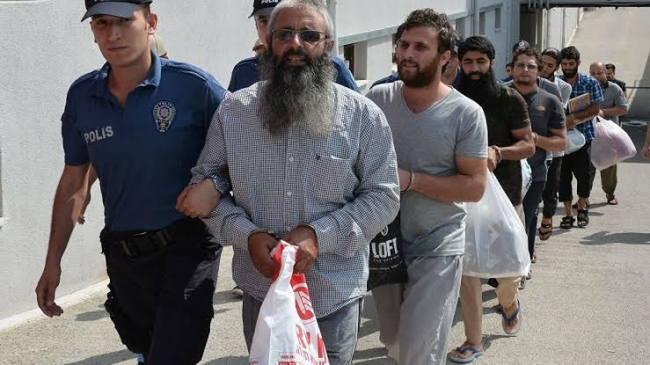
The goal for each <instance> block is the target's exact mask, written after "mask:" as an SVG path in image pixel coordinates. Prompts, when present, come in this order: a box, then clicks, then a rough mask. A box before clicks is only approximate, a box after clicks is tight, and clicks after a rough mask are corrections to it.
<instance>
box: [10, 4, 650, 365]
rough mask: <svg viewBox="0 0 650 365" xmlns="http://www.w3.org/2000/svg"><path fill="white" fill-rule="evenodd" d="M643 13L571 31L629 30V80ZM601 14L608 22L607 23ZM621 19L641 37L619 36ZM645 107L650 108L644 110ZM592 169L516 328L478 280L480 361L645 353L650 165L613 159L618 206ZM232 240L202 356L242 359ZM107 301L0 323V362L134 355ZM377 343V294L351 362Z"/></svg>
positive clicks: (543, 246) (94, 362)
mask: <svg viewBox="0 0 650 365" xmlns="http://www.w3.org/2000/svg"><path fill="white" fill-rule="evenodd" d="M601 12H602V13H601ZM607 13H608V14H607ZM612 17H614V20H612V19H613V18H612ZM616 17H624V19H619V18H616ZM627 17H630V19H632V20H634V21H635V22H637V23H632V24H628V23H629V22H631V20H625V19H628V18H627ZM648 18H650V9H627V10H626V9H622V10H618V11H617V12H614V10H598V11H595V12H591V13H587V15H586V16H585V21H584V22H583V25H582V29H581V30H580V31H579V32H578V34H577V36H576V39H575V42H574V43H575V44H578V45H579V46H580V47H582V46H581V45H584V44H587V43H588V42H591V41H593V39H594V38H593V36H592V35H595V34H597V35H598V37H609V38H608V39H605V40H602V42H603V43H604V44H614V43H615V42H614V40H617V42H624V41H627V42H629V43H630V44H629V45H627V46H626V47H620V48H617V52H615V53H617V54H618V56H619V57H620V59H617V60H615V61H616V62H617V63H618V64H619V68H620V70H621V71H619V72H620V75H621V78H623V79H626V81H628V82H630V83H632V82H631V80H633V79H634V77H631V76H630V77H627V76H623V75H628V73H627V72H632V71H624V70H626V69H631V68H632V64H631V63H628V62H632V61H633V62H636V61H637V60H638V59H639V56H638V55H637V51H638V50H639V49H643V52H645V53H643V55H642V56H643V59H645V58H646V56H647V55H648V50H647V48H648V47H650V43H649V42H648V41H647V38H646V37H647V34H650V22H647V21H646V19H648ZM617 19H618V20H617ZM605 24H608V25H607V26H611V27H612V28H611V29H609V28H608V30H602V29H601V28H602V27H604V26H605ZM621 24H623V25H621ZM618 25H621V27H620V28H621V29H628V30H629V31H630V33H629V34H633V33H634V34H636V35H633V36H634V37H637V38H629V39H627V40H626V39H622V40H621V39H619V38H618V37H619V36H618V35H617V34H618V33H617V32H618V31H619V28H618ZM644 27H645V28H644ZM640 29H644V31H643V32H641V30H640ZM632 31H634V32H632ZM626 34H627V33H626ZM640 43H643V44H642V45H639V44H640ZM634 45H639V46H638V47H636V46H634ZM635 47H636V48H635ZM591 52H592V51H590V50H587V49H586V48H585V52H584V53H585V54H586V55H589V56H588V57H589V58H588V57H585V62H590V61H591V60H593V59H595V58H597V57H603V58H605V57H606V56H607V55H610V53H609V51H608V50H607V49H604V48H601V49H600V51H599V52H601V53H599V54H598V55H595V56H591V54H595V53H591ZM593 52H596V51H593ZM626 55H627V56H626ZM607 61H609V60H607ZM628 65H630V67H628ZM585 67H588V64H587V66H585V65H584V62H583V67H582V70H583V71H584V70H585ZM634 67H636V66H634ZM634 69H635V70H638V69H637V68H634ZM646 75H648V74H647V73H646ZM643 77H646V76H643ZM647 100H648V99H647V98H646V99H644V100H640V99H638V98H637V101H636V102H635V103H645V104H650V103H648V102H647ZM646 115H647V116H649V117H650V113H648V114H646ZM626 129H627V131H628V132H629V133H630V135H631V136H632V137H633V139H634V140H635V142H636V143H637V146H640V144H641V143H642V140H643V135H644V133H645V123H640V125H635V124H630V125H627V126H626ZM598 180H599V179H596V184H595V186H594V190H593V194H592V198H591V203H592V209H591V212H590V216H591V223H590V225H589V226H588V227H587V228H585V229H578V228H575V229H571V230H560V229H559V228H557V225H558V223H559V217H556V219H555V221H554V225H555V227H556V230H555V231H554V232H553V236H552V237H551V239H550V240H549V241H546V242H540V243H539V244H538V255H539V260H538V263H537V264H534V265H533V268H534V276H533V279H532V280H531V281H530V282H529V283H528V285H527V287H526V289H525V290H524V291H522V293H521V300H522V306H523V313H524V317H523V330H522V332H521V333H520V335H519V336H518V337H508V336H505V335H504V334H503V332H502V331H501V327H500V324H499V317H498V315H497V314H496V313H495V312H494V308H493V307H494V306H495V305H496V299H495V294H494V291H493V290H492V289H489V288H487V287H484V292H483V298H484V309H485V313H486V314H485V316H484V317H483V328H484V333H485V338H484V341H485V346H486V348H487V353H486V355H485V356H484V357H482V358H480V359H479V360H478V361H476V364H479V365H480V364H493V365H508V364H516V365H519V364H530V365H534V364H540V365H548V364H563V365H564V364H598V365H601V364H612V365H618V364H650V360H649V359H650V346H649V345H648V343H649V342H650V310H648V303H650V290H648V288H649V287H650V225H649V224H648V222H649V218H648V215H649V213H650V210H649V209H648V208H647V207H646V205H647V203H646V202H648V201H650V189H648V183H647V182H648V181H650V165H648V164H647V163H646V162H644V161H641V159H640V158H638V157H637V158H634V159H632V160H629V161H626V162H625V163H622V164H620V165H619V188H618V189H617V197H618V199H619V201H620V204H619V205H618V206H608V205H606V204H605V197H604V193H602V192H601V189H600V184H599V182H598ZM231 252H232V251H231V250H229V249H227V250H226V252H225V253H224V257H223V259H222V266H221V270H220V278H219V283H218V288H217V291H216V293H215V295H214V310H215V319H214V321H213V324H212V332H211V336H210V340H209V343H208V346H207V349H206V352H205V355H204V361H203V362H202V364H209V365H230V364H232V365H243V364H246V363H247V361H246V350H245V346H244V341H243V336H242V330H241V328H242V327H241V319H240V306H241V302H240V301H239V300H238V299H234V298H233V297H232V296H231V295H230V288H231V286H232V280H231V278H230V255H231ZM102 302H103V296H102V295H96V296H93V297H91V298H89V299H88V300H86V301H84V302H83V303H81V304H78V305H76V306H73V307H70V308H65V310H66V313H65V314H64V316H63V317H61V318H57V319H53V320H48V319H44V320H39V321H35V322H32V323H28V324H25V325H22V326H19V327H16V328H13V329H11V330H8V331H3V332H0V364H3V365H5V364H6V365H23V364H25V365H41V364H43V365H45V364H47V365H57V364H67V365H109V364H130V365H134V364H135V360H133V356H132V355H131V354H130V353H129V352H128V351H126V350H125V349H124V348H123V346H122V345H121V344H120V342H119V339H118V338H117V335H116V334H115V331H114V330H113V327H112V324H111V322H110V320H109V319H108V317H107V315H106V313H105V312H104V310H103V307H102ZM463 339H464V336H463V324H462V323H461V322H460V319H456V320H455V321H454V327H453V333H452V341H451V343H450V347H453V346H457V345H459V344H460V343H462V341H463ZM384 355H385V352H384V350H383V349H382V347H381V345H380V343H379V340H378V332H377V321H376V317H375V313H374V307H373V303H372V297H368V298H367V301H366V307H365V312H364V315H363V320H362V325H361V332H360V336H359V345H358V350H357V353H356V358H355V361H354V364H358V365H361V364H363V365H371V364H372V365H382V364H390V362H389V361H388V360H386V358H385V356H384Z"/></svg>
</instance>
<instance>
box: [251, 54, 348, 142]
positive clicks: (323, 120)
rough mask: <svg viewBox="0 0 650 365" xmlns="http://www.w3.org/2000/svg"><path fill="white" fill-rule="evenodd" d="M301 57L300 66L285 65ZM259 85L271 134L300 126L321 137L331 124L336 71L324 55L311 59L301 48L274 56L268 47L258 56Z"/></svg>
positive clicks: (263, 114)
mask: <svg viewBox="0 0 650 365" xmlns="http://www.w3.org/2000/svg"><path fill="white" fill-rule="evenodd" d="M292 55H296V56H302V57H303V58H304V59H305V65H303V66H287V65H286V63H287V59H288V57H289V56H292ZM259 67H260V73H261V75H262V79H263V80H266V83H264V85H263V86H262V94H261V102H260V107H261V114H262V116H263V120H264V123H265V126H266V127H267V129H268V130H269V131H270V132H271V134H276V135H277V134H280V133H282V132H284V131H286V130H287V129H288V128H289V127H291V126H294V125H296V126H299V127H301V128H304V129H305V130H307V132H308V133H310V134H311V135H316V136H322V135H325V134H327V133H329V131H330V130H331V129H332V126H333V124H334V120H333V118H334V111H335V105H334V86H333V85H332V82H333V80H334V75H335V72H336V70H335V69H334V66H333V65H332V61H331V60H330V56H329V54H328V53H327V52H323V54H322V55H321V56H319V57H316V58H310V57H309V56H308V55H307V54H306V53H305V52H304V51H303V50H302V49H297V50H293V49H291V50H289V51H287V52H286V53H285V54H284V55H282V57H278V56H275V55H273V50H272V48H271V46H270V45H269V47H268V49H267V50H266V52H264V54H262V55H261V56H260V66H259Z"/></svg>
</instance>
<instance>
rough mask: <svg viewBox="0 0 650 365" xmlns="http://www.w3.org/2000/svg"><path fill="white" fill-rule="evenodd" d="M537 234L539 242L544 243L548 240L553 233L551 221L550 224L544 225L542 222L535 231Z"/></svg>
mask: <svg viewBox="0 0 650 365" xmlns="http://www.w3.org/2000/svg"><path fill="white" fill-rule="evenodd" d="M537 233H539V239H540V240H542V241H546V240H547V239H549V238H550V237H551V234H552V233H553V220H551V222H550V223H548V222H546V223H544V220H542V225H541V226H540V227H539V229H538V230H537Z"/></svg>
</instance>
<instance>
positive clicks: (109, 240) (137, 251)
mask: <svg viewBox="0 0 650 365" xmlns="http://www.w3.org/2000/svg"><path fill="white" fill-rule="evenodd" d="M204 232H205V224H204V223H203V222H202V221H201V220H200V219H196V218H183V219H179V220H177V221H175V222H174V223H172V224H170V225H169V226H167V227H165V228H162V229H159V230H155V231H144V232H142V231H109V230H108V229H106V228H104V229H103V230H102V232H101V233H100V235H99V239H100V241H101V243H102V252H103V253H105V254H106V253H114V252H115V251H118V252H121V253H123V254H125V255H126V256H128V257H131V258H134V257H139V256H145V255H149V254H152V253H155V252H158V251H161V250H163V249H164V248H165V247H168V246H171V245H173V244H174V243H175V242H178V241H179V240H180V239H181V238H182V237H184V238H186V239H187V237H188V236H192V235H197V236H200V235H202V234H203V233H204Z"/></svg>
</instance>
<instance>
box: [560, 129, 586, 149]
mask: <svg viewBox="0 0 650 365" xmlns="http://www.w3.org/2000/svg"><path fill="white" fill-rule="evenodd" d="M585 143H587V140H586V139H585V135H584V134H582V133H581V132H580V131H579V130H577V129H575V128H573V129H571V130H568V131H567V133H566V148H565V149H564V154H565V155H570V154H572V153H573V152H575V151H577V150H579V149H581V148H582V147H584V145H585Z"/></svg>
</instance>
